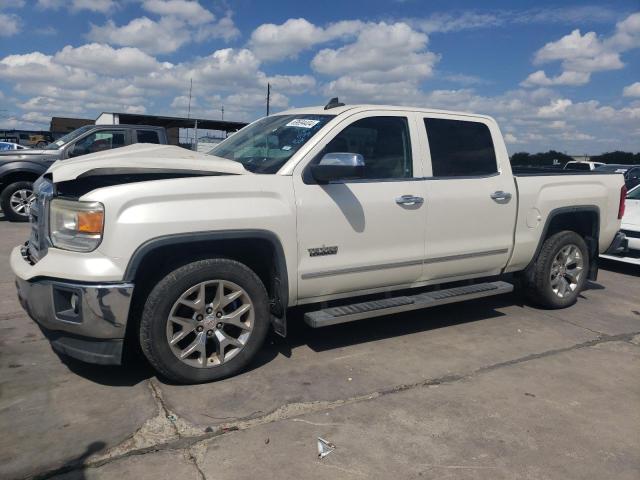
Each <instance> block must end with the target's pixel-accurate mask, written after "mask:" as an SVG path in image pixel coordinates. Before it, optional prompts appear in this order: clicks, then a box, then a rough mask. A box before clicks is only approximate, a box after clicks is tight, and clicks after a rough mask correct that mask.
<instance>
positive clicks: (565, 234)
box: [527, 230, 589, 309]
mask: <svg viewBox="0 0 640 480" xmlns="http://www.w3.org/2000/svg"><path fill="white" fill-rule="evenodd" d="M569 245H575V246H576V247H577V248H578V250H579V251H580V254H581V255H582V261H583V268H582V271H581V273H580V275H579V278H578V281H577V286H576V288H575V289H574V290H572V291H570V292H568V293H566V294H565V295H564V297H560V296H559V295H558V294H556V293H555V292H554V291H553V288H552V281H551V268H552V264H553V261H554V259H555V258H556V256H557V255H558V254H559V252H560V250H561V249H563V248H565V247H567V246H569ZM532 269H533V270H532V272H531V273H532V276H531V277H530V281H529V282H528V285H527V296H528V297H529V298H530V299H531V300H532V301H533V302H534V303H535V304H537V305H539V306H541V307H544V308H550V309H559V308H566V307H569V306H571V305H573V304H574V303H576V301H577V299H578V295H580V292H581V291H582V289H583V288H584V285H585V283H586V281H587V273H588V271H589V250H588V248H587V244H586V243H585V241H584V239H583V238H582V237H581V236H580V235H578V234H577V233H576V232H572V231H568V230H565V231H562V232H558V233H556V234H554V235H552V236H551V237H549V238H547V239H546V240H545V242H544V244H543V245H542V249H541V250H540V254H539V255H538V258H537V259H536V261H535V264H534V265H533V267H532Z"/></svg>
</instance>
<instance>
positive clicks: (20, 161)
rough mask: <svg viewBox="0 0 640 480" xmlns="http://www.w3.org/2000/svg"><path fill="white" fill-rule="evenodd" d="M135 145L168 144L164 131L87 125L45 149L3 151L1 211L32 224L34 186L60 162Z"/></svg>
mask: <svg viewBox="0 0 640 480" xmlns="http://www.w3.org/2000/svg"><path fill="white" fill-rule="evenodd" d="M132 143H161V144H166V143H167V134H166V132H165V129H164V128H162V127H152V126H147V125H86V126H84V127H80V128H78V129H76V130H74V131H73V132H70V133H68V134H66V135H65V136H63V137H61V138H59V139H58V140H56V141H55V142H53V143H51V144H49V145H47V146H45V147H44V148H43V149H29V150H19V151H15V150H14V151H0V207H1V208H2V212H3V213H4V215H5V216H6V217H7V219H8V220H10V221H13V222H27V221H29V210H30V208H31V203H32V202H33V200H34V198H35V197H34V195H33V182H35V180H36V179H37V178H38V177H39V176H40V175H42V174H43V173H44V172H46V171H47V169H48V168H49V167H50V166H51V165H52V164H53V162H55V161H57V160H64V159H67V158H75V157H79V156H81V155H86V154H88V153H95V152H102V151H105V150H111V149H113V148H119V147H124V146H125V145H131V144H132Z"/></svg>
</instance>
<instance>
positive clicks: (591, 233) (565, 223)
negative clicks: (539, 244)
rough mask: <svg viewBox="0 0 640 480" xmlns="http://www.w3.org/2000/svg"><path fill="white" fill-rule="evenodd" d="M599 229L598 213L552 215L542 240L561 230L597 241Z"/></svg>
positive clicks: (577, 212) (578, 212)
mask: <svg viewBox="0 0 640 480" xmlns="http://www.w3.org/2000/svg"><path fill="white" fill-rule="evenodd" d="M598 228H599V218H598V213H597V212H595V211H586V210H585V211H574V212H563V213H558V214H557V215H554V216H553V218H552V219H551V221H550V222H549V226H548V227H547V231H546V235H545V238H544V240H546V239H547V238H549V237H550V236H552V235H555V234H556V233H558V232H561V231H563V230H571V231H573V232H576V233H577V234H578V235H580V236H582V237H583V238H584V239H585V240H586V239H588V238H592V239H597V238H598Z"/></svg>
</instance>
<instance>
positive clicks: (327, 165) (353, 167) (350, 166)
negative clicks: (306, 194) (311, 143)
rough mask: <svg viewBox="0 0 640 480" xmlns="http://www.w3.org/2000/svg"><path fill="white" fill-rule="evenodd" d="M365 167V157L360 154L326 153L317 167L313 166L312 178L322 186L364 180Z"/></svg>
mask: <svg viewBox="0 0 640 480" xmlns="http://www.w3.org/2000/svg"><path fill="white" fill-rule="evenodd" d="M364 165H365V163H364V157H363V156H362V155H360V154H359V153H341V152H336V153H326V154H325V155H324V156H323V157H322V158H321V159H320V162H318V164H317V165H311V176H313V178H314V180H315V181H316V182H318V183H321V184H322V183H329V182H331V181H333V180H343V179H347V178H362V177H363V176H364Z"/></svg>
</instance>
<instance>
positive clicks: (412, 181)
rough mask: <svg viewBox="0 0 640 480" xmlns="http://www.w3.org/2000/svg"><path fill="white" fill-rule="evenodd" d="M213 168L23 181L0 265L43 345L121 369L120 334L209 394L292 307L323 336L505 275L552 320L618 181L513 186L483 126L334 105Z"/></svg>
mask: <svg viewBox="0 0 640 480" xmlns="http://www.w3.org/2000/svg"><path fill="white" fill-rule="evenodd" d="M210 154H211V155H204V154H199V153H197V152H191V151H187V150H184V149H181V148H178V147H173V146H159V145H158V146H152V145H131V146H128V147H125V148H122V149H120V150H118V151H117V152H110V153H97V154H93V155H89V156H86V157H84V158H83V159H82V161H73V160H72V161H69V162H57V163H56V164H54V165H53V166H52V167H51V168H50V169H49V171H48V172H47V173H46V174H45V175H44V176H43V177H42V178H41V179H40V180H39V181H38V185H37V201H36V203H35V204H34V206H33V208H32V222H33V223H32V233H31V237H30V239H29V242H28V244H27V245H26V246H19V247H16V248H15V249H14V250H13V252H12V254H11V259H10V262H11V267H12V269H13V271H14V273H15V274H16V277H17V278H16V284H17V286H18V296H19V299H20V302H21V304H22V305H23V306H24V308H25V309H26V310H27V311H28V312H29V313H30V314H31V316H32V318H34V319H35V320H36V321H37V322H38V323H39V324H40V325H41V326H43V327H44V329H45V332H48V334H49V337H50V341H51V343H52V345H53V348H54V349H56V350H57V351H59V352H62V353H66V354H68V355H71V356H74V357H76V358H80V359H83V360H85V361H89V362H97V363H112V364H118V363H120V361H121V357H122V351H123V346H124V339H125V337H126V338H129V339H131V340H134V341H137V342H139V345H140V347H141V349H142V351H143V352H144V354H145V355H146V357H147V359H148V360H149V362H150V363H151V364H152V365H153V366H154V367H155V368H156V369H157V371H158V372H160V373H161V374H162V375H164V376H166V377H169V378H171V379H173V380H174V381H179V382H186V383H193V382H205V381H210V380H214V379H219V378H222V377H225V376H229V375H233V374H235V373H237V372H239V371H240V370H241V369H243V368H244V367H245V366H246V365H247V364H248V363H249V362H250V361H251V359H252V358H253V357H254V355H255V354H256V352H257V351H258V350H259V348H260V346H261V344H262V343H263V341H264V339H265V336H266V333H267V330H268V329H269V328H271V327H272V328H273V329H274V330H275V331H276V332H277V333H278V334H280V335H283V336H284V335H286V331H287V317H286V315H287V309H288V307H292V306H296V305H306V306H307V307H306V308H307V309H308V311H307V313H306V314H305V316H304V319H305V321H306V322H307V323H308V324H309V325H310V326H311V327H313V328H319V327H324V326H327V325H333V324H336V323H343V322H349V321H354V320H362V319H365V318H370V317H375V316H380V315H388V314H391V313H396V312H400V311H406V310H411V309H416V308H427V307H431V306H434V305H442V304H445V303H452V302H458V301H464V300H469V299H473V298H479V297H486V296H491V295H497V294H501V293H506V292H509V291H511V290H512V289H513V284H512V283H509V282H506V281H504V280H506V279H509V278H510V277H509V276H505V275H506V274H514V275H516V276H517V278H518V279H519V281H520V282H522V284H523V285H524V287H525V289H526V292H527V294H528V295H529V297H530V298H531V299H532V301H534V302H535V303H536V304H538V305H541V306H543V307H545V308H564V307H567V306H569V305H572V304H573V303H574V302H575V301H576V299H577V297H578V295H579V293H580V291H581V290H582V288H583V287H584V285H585V282H586V281H587V279H588V278H589V279H594V278H595V277H596V275H597V270H598V265H597V260H598V253H604V252H605V251H611V250H614V249H616V248H618V247H619V245H620V243H621V242H622V240H623V238H622V236H621V235H620V234H618V230H619V228H620V217H621V214H622V210H623V207H624V195H622V194H623V193H624V184H623V178H622V175H620V174H614V173H613V174H612V173H604V174H596V173H592V172H574V171H567V170H558V171H555V172H553V173H549V172H548V171H545V170H541V171H540V172H536V171H534V170H532V169H528V170H527V171H526V172H524V173H519V172H518V171H515V172H512V169H511V165H510V162H509V158H508V154H507V149H506V146H505V144H504V140H503V138H502V135H501V133H500V130H499V128H498V125H497V123H496V122H495V121H494V120H493V119H492V118H490V117H487V116H483V115H473V114H462V113H455V112H444V111H438V110H428V109H420V108H407V107H384V106H344V105H343V104H340V103H339V102H338V101H337V99H334V100H333V101H332V102H330V103H329V104H328V105H327V106H326V107H324V108H322V107H315V108H305V109H297V110H291V111H287V112H283V113H281V114H277V115H273V116H269V117H266V118H263V119H261V120H258V121H256V122H254V123H252V124H250V125H248V126H246V127H245V128H243V129H242V130H240V131H239V132H238V133H236V134H235V135H233V136H232V137H229V138H228V139H226V140H225V141H223V142H222V143H220V144H219V145H217V146H216V147H215V148H214V149H213V150H212V151H211V152H210ZM178 165H179V169H178V168H177V166H178ZM45 278H46V280H44V279H45ZM470 281H471V282H470ZM469 282H470V283H469ZM434 286H441V288H440V289H438V290H435V291H434V290H432V289H433V287H434ZM391 321H393V319H391Z"/></svg>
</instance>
